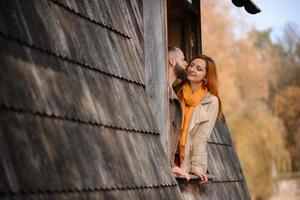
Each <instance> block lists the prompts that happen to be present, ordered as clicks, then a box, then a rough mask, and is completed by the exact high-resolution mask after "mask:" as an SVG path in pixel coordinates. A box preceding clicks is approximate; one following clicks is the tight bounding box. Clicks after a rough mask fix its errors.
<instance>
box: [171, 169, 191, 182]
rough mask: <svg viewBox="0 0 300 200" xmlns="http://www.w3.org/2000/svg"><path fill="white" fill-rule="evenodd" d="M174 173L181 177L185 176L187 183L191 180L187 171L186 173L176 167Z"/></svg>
mask: <svg viewBox="0 0 300 200" xmlns="http://www.w3.org/2000/svg"><path fill="white" fill-rule="evenodd" d="M172 171H173V173H176V174H180V175H182V176H184V177H185V179H186V180H187V181H189V180H190V175H189V173H187V172H186V171H184V170H183V169H181V168H180V167H178V166H175V167H173V169H172Z"/></svg>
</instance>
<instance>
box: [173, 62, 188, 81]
mask: <svg viewBox="0 0 300 200" xmlns="http://www.w3.org/2000/svg"><path fill="white" fill-rule="evenodd" d="M174 72H175V76H176V78H179V79H181V80H185V79H186V77H187V74H186V71H185V69H183V68H181V67H180V66H179V65H178V64H177V63H176V65H175V68H174Z"/></svg>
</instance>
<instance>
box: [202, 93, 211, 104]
mask: <svg viewBox="0 0 300 200" xmlns="http://www.w3.org/2000/svg"><path fill="white" fill-rule="evenodd" d="M211 97H212V94H211V93H210V92H207V94H206V95H205V96H204V97H203V99H202V100H201V104H208V103H211Z"/></svg>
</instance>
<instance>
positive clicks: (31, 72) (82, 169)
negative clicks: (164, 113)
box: [0, 0, 181, 200]
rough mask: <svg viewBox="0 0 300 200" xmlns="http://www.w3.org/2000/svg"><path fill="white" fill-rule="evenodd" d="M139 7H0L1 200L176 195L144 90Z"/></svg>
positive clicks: (15, 3) (18, 3)
mask: <svg viewBox="0 0 300 200" xmlns="http://www.w3.org/2000/svg"><path fill="white" fill-rule="evenodd" d="M143 16H144V15H143V1H140V0H99V1H96V0H91V1H71V0H28V1H27V0H26V1H23V0H4V1H1V2H0V68H1V73H0V91H1V96H0V158H1V160H0V199H5V200H10V199H14V200H19V199H20V200H21V199H42V200H43V199H45V200H46V199H47V200H50V199H55V200H56V199H58V200H60V199H61V200H68V199H70V200H71V199H72V200H74V199H75V200H76V199H78V200H79V199H86V200H88V199H124V200H125V199H155V200H156V199H180V198H181V193H180V190H179V188H178V186H177V182H176V180H175V179H174V177H173V176H172V172H171V169H170V166H169V162H168V158H167V155H166V153H165V150H164V147H163V146H162V145H161V142H160V130H159V128H158V126H157V124H156V121H155V120H154V117H153V115H152V108H151V106H150V103H149V99H148V96H147V92H146V84H145V83H146V80H145V60H144V59H145V58H144V57H145V53H144V52H145V49H144V21H143Z"/></svg>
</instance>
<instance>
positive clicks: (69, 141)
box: [0, 110, 176, 192]
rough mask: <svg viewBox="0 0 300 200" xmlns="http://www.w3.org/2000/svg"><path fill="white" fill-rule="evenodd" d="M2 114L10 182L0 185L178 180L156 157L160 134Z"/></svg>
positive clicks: (76, 186) (24, 187) (37, 187)
mask: <svg viewBox="0 0 300 200" xmlns="http://www.w3.org/2000/svg"><path fill="white" fill-rule="evenodd" d="M0 119H1V120H0V127H1V130H2V131H1V136H0V137H1V143H2V144H1V148H3V151H4V152H9V153H8V154H4V153H3V154H2V155H1V158H2V161H4V163H5V165H7V166H13V168H6V167H5V170H6V171H1V176H3V175H5V176H4V177H5V178H4V181H5V182H6V183H10V184H9V188H5V187H4V188H1V190H4V191H7V189H10V190H11V191H14V192H20V191H32V192H37V191H47V190H49V191H63V190H65V189H67V190H88V189H91V190H93V189H110V188H120V189H122V188H135V187H146V188H147V187H159V186H166V187H167V186H175V185H176V182H175V181H174V179H173V177H172V174H171V171H170V170H169V168H168V167H169V166H168V163H167V162H165V157H164V156H159V155H161V152H163V149H162V147H161V146H157V141H158V139H159V138H158V136H147V134H141V133H135V132H130V131H121V130H114V129H112V128H104V127H97V126H91V125H89V124H80V123H78V122H73V121H67V120H64V119H54V118H51V117H47V116H37V115H35V114H33V113H26V112H22V111H17V112H16V111H14V110H2V114H1V118H0ZM10 122H14V126H11V124H10ZM153 147H156V148H153ZM150 150H151V151H150ZM124 155H126V156H124ZM163 155H164V154H163ZM136 161H138V162H136ZM13 177H14V179H12V178H13ZM4 185H6V184H4Z"/></svg>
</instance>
